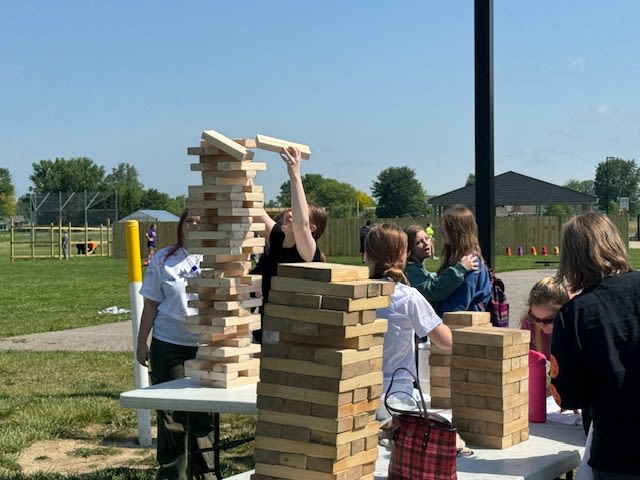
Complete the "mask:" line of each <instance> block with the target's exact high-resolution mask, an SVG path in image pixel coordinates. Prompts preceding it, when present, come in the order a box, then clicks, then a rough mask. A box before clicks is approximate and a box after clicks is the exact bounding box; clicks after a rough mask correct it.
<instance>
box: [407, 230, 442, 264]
mask: <svg viewBox="0 0 640 480" xmlns="http://www.w3.org/2000/svg"><path fill="white" fill-rule="evenodd" d="M423 230H424V228H422V227H421V226H420V225H409V226H408V227H404V233H405V234H406V235H407V260H411V251H412V249H413V244H414V243H416V236H417V235H418V232H421V231H423ZM434 255H435V254H434Z"/></svg>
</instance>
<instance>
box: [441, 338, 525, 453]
mask: <svg viewBox="0 0 640 480" xmlns="http://www.w3.org/2000/svg"><path fill="white" fill-rule="evenodd" d="M452 333H453V356H452V360H451V390H452V395H451V401H452V417H453V423H454V425H455V426H456V428H457V429H458V432H459V433H460V436H461V437H462V438H463V439H464V440H465V441H466V442H467V443H468V444H470V445H472V446H478V447H489V448H507V447H510V446H512V445H515V444H517V443H520V442H522V441H524V440H527V439H528V438H529V338H530V332H529V331H528V330H520V329H514V328H495V327H467V328H461V329H455V330H453V332H452Z"/></svg>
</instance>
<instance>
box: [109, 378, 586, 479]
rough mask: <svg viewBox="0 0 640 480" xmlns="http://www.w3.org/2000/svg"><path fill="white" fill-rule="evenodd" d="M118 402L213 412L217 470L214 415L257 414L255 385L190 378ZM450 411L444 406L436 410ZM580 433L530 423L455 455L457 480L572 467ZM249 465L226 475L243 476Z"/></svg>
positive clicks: (381, 469)
mask: <svg viewBox="0 0 640 480" xmlns="http://www.w3.org/2000/svg"><path fill="white" fill-rule="evenodd" d="M120 405H121V406H122V407H127V408H146V409H154V410H180V411H185V412H210V413H213V414H214V428H215V432H217V433H216V435H217V436H216V438H215V439H214V440H215V444H216V447H217V450H216V448H214V453H215V455H214V456H215V464H214V467H215V472H216V476H217V478H219V479H221V478H222V477H221V474H220V465H219V463H220V458H219V454H220V450H221V449H224V448H227V447H226V446H225V445H219V441H220V439H219V415H220V414H221V413H239V414H250V415H255V414H257V409H256V385H255V384H253V385H247V386H244V387H237V388H230V389H222V388H210V387H204V386H202V385H200V384H199V383H198V381H197V380H196V379H191V378H188V377H187V378H182V379H180V380H173V381H171V382H166V383H162V384H158V385H153V386H150V387H146V388H141V389H137V390H131V391H128V392H124V393H122V394H121V395H120ZM436 411H437V412H438V413H441V414H444V415H445V416H446V415H447V414H449V415H450V411H446V410H445V411H441V410H436ZM585 440H586V438H585V434H584V430H583V428H582V426H579V425H564V424H561V423H552V422H550V421H547V422H546V423H530V424H529V439H528V440H527V441H525V442H521V443H519V444H517V445H514V446H513V447H510V448H505V449H502V450H499V449H489V448H475V447H473V445H469V448H471V449H472V450H473V452H474V453H473V455H471V456H469V457H458V461H457V466H458V479H459V480H489V479H492V480H496V479H497V480H552V479H554V478H557V477H559V476H560V475H562V474H564V473H568V472H571V471H573V469H575V468H576V467H577V466H578V465H579V464H580V459H581V456H582V454H583V453H584V443H585ZM389 455H390V452H389V451H388V450H386V449H385V448H384V447H380V448H379V454H378V460H377V462H376V473H375V478H376V480H383V479H386V478H387V469H388V464H389ZM252 472H253V471H250V472H244V473H241V474H239V475H235V476H233V477H229V478H228V480H248V479H249V478H250V475H251V473H252Z"/></svg>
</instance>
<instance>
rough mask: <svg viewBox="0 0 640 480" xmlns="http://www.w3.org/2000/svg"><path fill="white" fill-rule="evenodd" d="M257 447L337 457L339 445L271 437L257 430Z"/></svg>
mask: <svg viewBox="0 0 640 480" xmlns="http://www.w3.org/2000/svg"><path fill="white" fill-rule="evenodd" d="M255 448H256V449H264V450H271V451H278V452H287V453H299V454H304V455H309V456H312V457H319V458H331V459H335V458H337V453H338V452H337V450H338V449H337V446H335V445H319V444H317V443H309V442H304V441H297V440H293V439H290V438H288V437H281V438H280V437H276V438H274V437H271V436H264V435H259V434H258V433H257V432H256V439H255Z"/></svg>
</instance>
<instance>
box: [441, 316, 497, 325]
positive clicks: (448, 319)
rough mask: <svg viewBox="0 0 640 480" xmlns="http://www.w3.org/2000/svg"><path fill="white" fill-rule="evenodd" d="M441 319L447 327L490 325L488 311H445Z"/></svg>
mask: <svg viewBox="0 0 640 480" xmlns="http://www.w3.org/2000/svg"><path fill="white" fill-rule="evenodd" d="M442 321H443V322H444V324H445V325H448V326H449V327H452V326H456V327H472V326H480V325H487V326H490V325H491V314H490V313H489V312H445V313H444V315H443V316H442Z"/></svg>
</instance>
